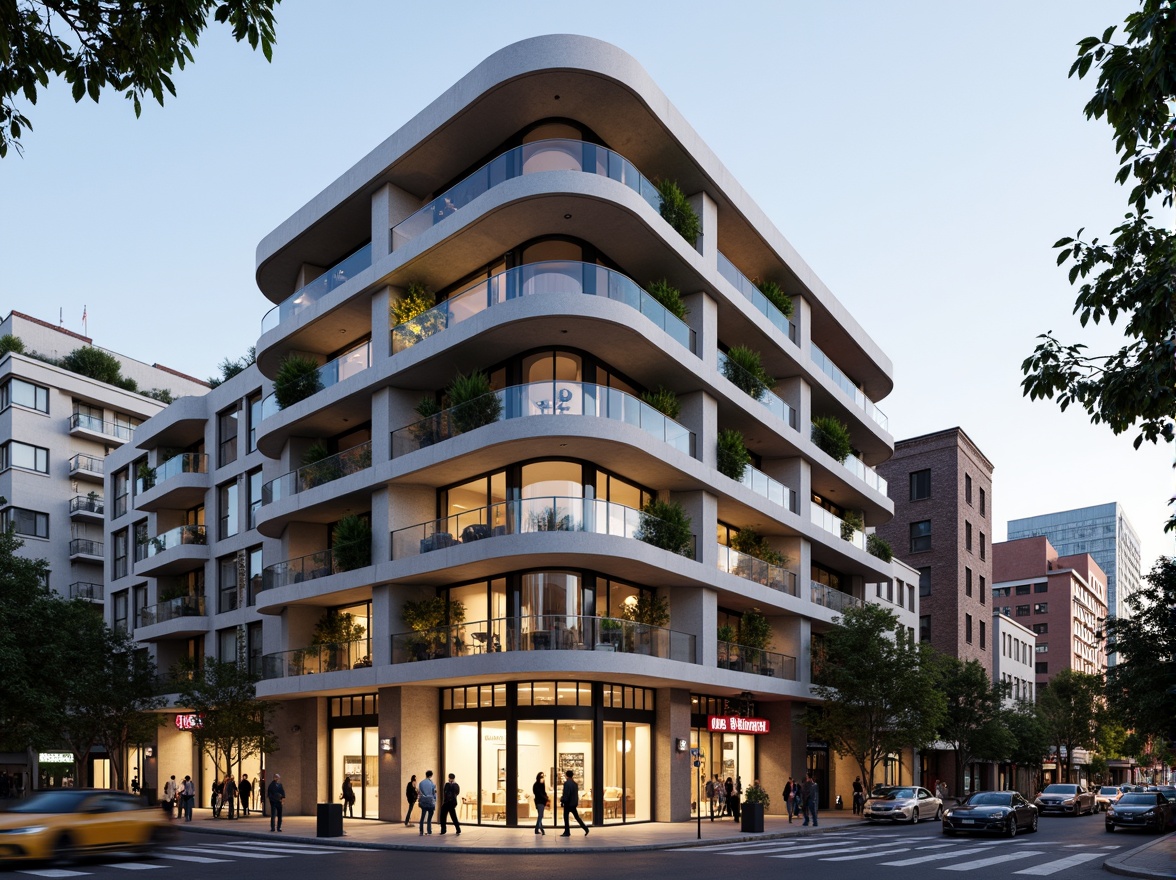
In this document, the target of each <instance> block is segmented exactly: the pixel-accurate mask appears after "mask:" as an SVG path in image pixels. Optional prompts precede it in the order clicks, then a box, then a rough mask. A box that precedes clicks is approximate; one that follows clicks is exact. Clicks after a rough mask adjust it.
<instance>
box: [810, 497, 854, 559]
mask: <svg viewBox="0 0 1176 880" xmlns="http://www.w3.org/2000/svg"><path fill="white" fill-rule="evenodd" d="M809 511H810V513H809V516H810V519H811V520H812V522H813V524H814V525H818V526H820V527H821V528H823V529H824V530H825V531H826V532H832V533H833V534H834V535H837V537H839V538H841V539H842V540H843V541H848V542H849V543H851V544H853V546H855V547H857V548H858V549H859V550H865V549H866V533H865V532H862V531H860V530H858V529H855V528H853V527H852V526H850V525H849V524H847V523H846V522H845V520H843V519H842V518H841V517H839V516H837V514H835V513H830V512H829V511H827V510H825V508H823V507H818V506H817V505H816V504H814V505H812V507H810V508H809Z"/></svg>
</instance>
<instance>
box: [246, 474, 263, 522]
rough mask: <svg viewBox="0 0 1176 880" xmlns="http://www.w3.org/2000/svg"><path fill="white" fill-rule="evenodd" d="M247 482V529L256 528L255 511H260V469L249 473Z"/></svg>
mask: <svg viewBox="0 0 1176 880" xmlns="http://www.w3.org/2000/svg"><path fill="white" fill-rule="evenodd" d="M248 480H249V528H251V529H255V528H257V511H258V510H260V509H261V486H262V482H261V468H258V469H257V470H254V471H250V472H249V474H248Z"/></svg>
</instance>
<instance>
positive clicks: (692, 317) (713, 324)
mask: <svg viewBox="0 0 1176 880" xmlns="http://www.w3.org/2000/svg"><path fill="white" fill-rule="evenodd" d="M682 301H683V302H685V303H686V308H687V309H689V312H688V313H687V315H686V324H687V325H688V326H689V327H690V328H691V329H692V330H693V331H694V333H695V337H694V353H695V354H697V355H698V356H699V357H700V358H702V362H703V363H704V364H705V365H706V366H707V369H709V370H711V371H713V370H716V369H718V366H717V365H718V348H719V307H718V305H717V304H716V303H715V301H714V300H713V299H711V298H710V297H709V296H708V295H707V294H705V293H701V292H699V293H690V294H686V295H684V296H683V298H682Z"/></svg>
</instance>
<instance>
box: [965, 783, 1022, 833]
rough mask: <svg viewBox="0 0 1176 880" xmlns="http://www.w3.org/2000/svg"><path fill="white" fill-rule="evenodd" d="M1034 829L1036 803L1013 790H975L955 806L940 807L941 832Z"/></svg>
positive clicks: (1015, 831) (1005, 831)
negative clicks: (941, 814) (941, 816)
mask: <svg viewBox="0 0 1176 880" xmlns="http://www.w3.org/2000/svg"><path fill="white" fill-rule="evenodd" d="M1036 830H1037V807H1035V806H1033V804H1031V803H1029V801H1027V800H1025V799H1024V798H1023V797H1021V795H1020V794H1018V793H1017V792H1015V791H978V792H976V793H975V794H973V795H972V796H971V797H969V798H968V799H967V800H966V801H964V802H963V803H962V804H960V805H959V806H958V807H950V808H948V809H946V810H944V811H943V833H944V834H946V835H947V836H948V837H954V836H955V835H956V834H969V833H970V834H974V833H977V832H985V831H986V832H995V833H997V834H1006V835H1008V836H1009V837H1016V836H1017V832H1018V831H1036Z"/></svg>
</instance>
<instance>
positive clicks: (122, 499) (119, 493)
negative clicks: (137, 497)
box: [114, 468, 130, 517]
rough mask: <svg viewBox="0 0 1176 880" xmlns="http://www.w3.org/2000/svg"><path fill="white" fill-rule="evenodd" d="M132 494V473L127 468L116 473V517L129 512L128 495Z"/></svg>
mask: <svg viewBox="0 0 1176 880" xmlns="http://www.w3.org/2000/svg"><path fill="white" fill-rule="evenodd" d="M129 492H130V472H129V471H128V470H127V469H126V468H122V469H121V470H118V471H115V473H114V516H115V517H120V516H124V515H125V514H126V512H127V494H128V493H129Z"/></svg>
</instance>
